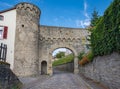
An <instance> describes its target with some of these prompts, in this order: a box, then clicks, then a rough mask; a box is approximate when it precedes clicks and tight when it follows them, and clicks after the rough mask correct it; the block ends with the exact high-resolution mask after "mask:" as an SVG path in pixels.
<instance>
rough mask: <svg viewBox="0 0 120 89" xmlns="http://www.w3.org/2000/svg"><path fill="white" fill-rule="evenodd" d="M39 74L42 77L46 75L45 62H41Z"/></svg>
mask: <svg viewBox="0 0 120 89" xmlns="http://www.w3.org/2000/svg"><path fill="white" fill-rule="evenodd" d="M41 74H42V75H45V74H47V62H46V61H42V62H41Z"/></svg>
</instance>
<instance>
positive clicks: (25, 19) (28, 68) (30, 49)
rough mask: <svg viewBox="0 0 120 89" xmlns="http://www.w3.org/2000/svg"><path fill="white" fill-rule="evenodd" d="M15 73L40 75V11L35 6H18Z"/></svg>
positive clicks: (25, 4) (19, 74)
mask: <svg viewBox="0 0 120 89" xmlns="http://www.w3.org/2000/svg"><path fill="white" fill-rule="evenodd" d="M16 12H17V16H16V17H17V18H16V21H17V22H16V36H15V60H14V72H15V73H16V74H17V75H18V76H32V75H36V74H38V63H39V62H38V61H39V60H38V48H39V47H38V46H39V45H38V34H39V30H38V29H39V18H40V13H41V12H40V10H39V8H37V7H36V6H35V5H32V4H29V3H20V4H18V5H16Z"/></svg>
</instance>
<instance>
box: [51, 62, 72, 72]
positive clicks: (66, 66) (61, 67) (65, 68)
mask: <svg viewBox="0 0 120 89" xmlns="http://www.w3.org/2000/svg"><path fill="white" fill-rule="evenodd" d="M53 70H59V71H63V72H64V71H66V72H74V63H73V62H70V63H66V64H62V65H58V66H54V67H53Z"/></svg>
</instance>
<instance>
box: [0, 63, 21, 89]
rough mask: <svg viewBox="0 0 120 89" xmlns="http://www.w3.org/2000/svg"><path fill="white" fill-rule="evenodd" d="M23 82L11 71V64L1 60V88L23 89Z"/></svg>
mask: <svg viewBox="0 0 120 89" xmlns="http://www.w3.org/2000/svg"><path fill="white" fill-rule="evenodd" d="M21 87H22V83H21V82H20V81H19V79H18V77H17V76H16V75H15V74H14V73H13V72H12V71H11V69H10V65H9V64H7V63H1V62H0V89H21Z"/></svg>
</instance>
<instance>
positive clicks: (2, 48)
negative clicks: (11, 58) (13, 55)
mask: <svg viewBox="0 0 120 89" xmlns="http://www.w3.org/2000/svg"><path fill="white" fill-rule="evenodd" d="M6 55H7V45H6V44H3V43H1V45H0V61H3V62H6Z"/></svg>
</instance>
